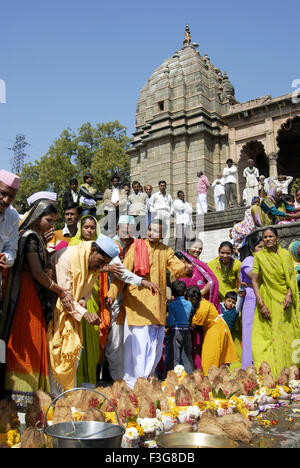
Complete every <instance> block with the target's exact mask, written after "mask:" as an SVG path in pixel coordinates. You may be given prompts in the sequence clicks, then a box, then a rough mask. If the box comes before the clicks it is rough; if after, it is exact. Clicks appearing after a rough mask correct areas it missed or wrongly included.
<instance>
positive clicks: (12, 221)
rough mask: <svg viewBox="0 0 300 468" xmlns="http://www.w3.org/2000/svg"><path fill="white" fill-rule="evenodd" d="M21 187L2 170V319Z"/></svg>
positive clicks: (1, 356) (1, 351) (0, 358)
mask: <svg viewBox="0 0 300 468" xmlns="http://www.w3.org/2000/svg"><path fill="white" fill-rule="evenodd" d="M19 186H20V178H19V177H18V176H17V175H15V174H13V173H11V172H8V171H6V170H5V169H2V170H0V317H1V315H2V301H3V299H4V294H5V291H4V285H5V283H6V278H7V274H8V268H10V267H12V266H13V264H14V261H15V259H16V256H17V250H18V238H19V229H18V228H19V222H20V218H19V214H18V212H17V210H15V209H14V208H13V207H12V206H11V205H12V203H13V202H14V200H15V198H16V195H17V191H18V189H19ZM0 363H1V364H4V363H5V344H4V341H2V340H0ZM1 367H2V366H1ZM1 387H2V369H1V382H0V388H1Z"/></svg>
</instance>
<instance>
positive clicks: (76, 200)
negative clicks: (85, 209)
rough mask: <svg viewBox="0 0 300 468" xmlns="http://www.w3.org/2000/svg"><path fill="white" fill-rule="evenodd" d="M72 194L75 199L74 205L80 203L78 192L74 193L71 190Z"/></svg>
mask: <svg viewBox="0 0 300 468" xmlns="http://www.w3.org/2000/svg"><path fill="white" fill-rule="evenodd" d="M71 194H72V198H73V201H74V203H78V200H79V193H78V192H74V190H71Z"/></svg>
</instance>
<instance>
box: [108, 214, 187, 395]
mask: <svg viewBox="0 0 300 468" xmlns="http://www.w3.org/2000/svg"><path fill="white" fill-rule="evenodd" d="M162 231H163V230H162V221H161V220H154V221H152V223H151V224H150V225H149V228H148V235H147V239H146V240H145V241H144V240H142V239H137V240H135V243H134V244H133V245H131V247H130V249H129V250H128V252H127V254H126V257H125V260H124V262H123V264H124V267H125V268H127V269H128V270H129V271H134V272H135V273H136V274H139V275H140V276H144V278H145V279H146V280H149V281H150V282H151V283H156V284H157V285H159V287H160V289H161V294H160V295H158V294H157V295H155V296H153V295H152V293H151V291H149V290H146V289H144V288H141V287H139V286H135V285H128V286H127V287H126V291H125V293H124V297H123V302H122V306H123V310H125V315H126V316H125V323H124V356H123V358H124V380H125V382H126V383H127V385H128V386H129V387H131V388H133V387H134V384H135V382H136V379H137V378H138V377H143V378H147V377H149V375H150V374H151V373H153V372H154V371H155V368H156V366H157V364H158V362H159V360H160V358H161V355H162V351H163V341H164V334H165V323H166V316H167V309H166V287H167V270H169V271H170V272H171V273H172V274H173V276H174V277H175V278H177V277H182V276H185V266H184V264H183V263H182V262H181V261H180V260H179V259H178V258H177V257H176V256H175V254H174V252H173V250H172V249H171V248H170V247H168V246H166V245H164V244H162V243H161V242H160V240H161V239H162V238H163V236H162ZM148 260H149V262H148ZM123 287H124V283H122V282H120V281H119V280H115V281H114V282H113V283H112V285H111V287H110V289H109V291H108V294H107V297H108V303H112V302H113V301H114V300H115V299H116V297H117V296H118V294H119V293H120V291H121V290H122V288H123ZM122 320H123V321H124V315H123V316H122V313H120V314H119V317H118V321H119V323H122Z"/></svg>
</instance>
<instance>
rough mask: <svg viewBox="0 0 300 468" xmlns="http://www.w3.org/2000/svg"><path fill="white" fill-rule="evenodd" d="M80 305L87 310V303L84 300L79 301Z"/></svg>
mask: <svg viewBox="0 0 300 468" xmlns="http://www.w3.org/2000/svg"><path fill="white" fill-rule="evenodd" d="M78 304H79V305H81V307H83V308H84V309H86V301H85V300H84V299H79V301H78Z"/></svg>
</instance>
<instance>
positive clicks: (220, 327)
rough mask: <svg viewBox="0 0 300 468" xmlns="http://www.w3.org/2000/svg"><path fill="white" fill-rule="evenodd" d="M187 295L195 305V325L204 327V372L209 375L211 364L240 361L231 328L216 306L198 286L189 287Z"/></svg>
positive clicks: (217, 364)
mask: <svg viewBox="0 0 300 468" xmlns="http://www.w3.org/2000/svg"><path fill="white" fill-rule="evenodd" d="M185 297H186V299H187V300H188V301H190V302H191V303H192V304H193V307H194V311H195V313H194V315H193V318H192V324H193V326H202V327H203V332H204V334H203V345H202V352H201V366H202V370H203V374H204V375H207V373H208V370H209V368H210V367H211V366H216V367H219V366H221V365H222V364H230V363H233V362H236V361H238V355H237V353H236V350H235V346H234V343H233V341H232V336H231V333H230V329H229V327H228V326H227V323H226V322H225V321H224V319H223V317H222V315H220V314H219V312H218V311H217V309H216V308H215V306H214V305H213V304H212V303H211V302H209V301H207V300H206V299H202V298H201V292H200V290H199V288H198V287H197V286H191V287H189V288H188V289H187V290H186V293H185Z"/></svg>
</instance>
